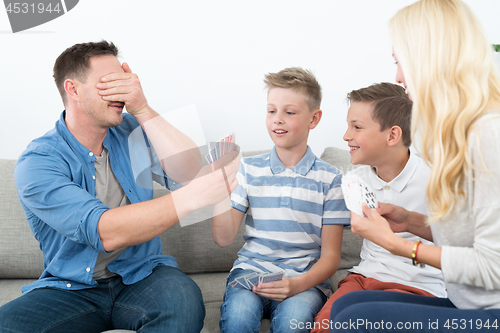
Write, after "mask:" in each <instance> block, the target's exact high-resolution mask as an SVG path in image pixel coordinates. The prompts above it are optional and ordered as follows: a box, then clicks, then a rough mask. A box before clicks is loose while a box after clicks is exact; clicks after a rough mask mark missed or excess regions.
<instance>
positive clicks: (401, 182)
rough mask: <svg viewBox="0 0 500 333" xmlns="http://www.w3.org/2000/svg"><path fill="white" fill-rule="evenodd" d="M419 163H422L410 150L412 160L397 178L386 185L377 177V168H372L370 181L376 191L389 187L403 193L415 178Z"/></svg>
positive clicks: (410, 159) (409, 160)
mask: <svg viewBox="0 0 500 333" xmlns="http://www.w3.org/2000/svg"><path fill="white" fill-rule="evenodd" d="M418 163H420V161H419V159H418V158H417V157H416V156H415V154H414V153H413V152H412V151H411V149H410V158H409V159H408V162H406V165H405V167H404V168H403V171H401V173H400V174H399V175H397V177H396V178H394V179H393V180H391V181H390V182H388V183H386V182H385V181H383V180H382V179H380V178H379V177H378V175H377V172H376V170H375V168H373V167H372V168H370V170H371V172H370V173H369V177H370V181H371V183H372V185H373V189H374V190H381V189H382V188H383V187H384V186H386V185H389V186H390V187H391V188H392V189H394V190H395V191H397V192H401V191H403V189H404V188H405V187H406V185H407V184H408V182H409V181H410V179H411V178H412V177H413V174H414V173H415V171H416V170H417V167H418Z"/></svg>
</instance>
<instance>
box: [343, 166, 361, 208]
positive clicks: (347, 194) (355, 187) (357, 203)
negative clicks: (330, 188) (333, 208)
mask: <svg viewBox="0 0 500 333" xmlns="http://www.w3.org/2000/svg"><path fill="white" fill-rule="evenodd" d="M341 188H342V193H343V194H344V201H345V204H346V206H347V209H349V210H350V211H351V212H353V213H355V214H358V215H360V216H363V210H362V209H361V202H362V194H363V193H362V188H361V187H360V186H359V183H358V182H357V181H356V178H354V177H353V176H352V175H351V174H347V175H345V176H344V177H342V184H341Z"/></svg>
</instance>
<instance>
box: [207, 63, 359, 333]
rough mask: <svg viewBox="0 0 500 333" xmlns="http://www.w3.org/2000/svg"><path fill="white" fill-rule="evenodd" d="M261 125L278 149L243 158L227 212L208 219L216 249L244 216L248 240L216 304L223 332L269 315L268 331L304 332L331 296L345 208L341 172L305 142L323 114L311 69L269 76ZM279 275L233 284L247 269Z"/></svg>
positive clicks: (246, 328) (247, 327)
mask: <svg viewBox="0 0 500 333" xmlns="http://www.w3.org/2000/svg"><path fill="white" fill-rule="evenodd" d="M264 82H265V83H266V85H267V88H268V89H269V91H268V98H267V102H268V103H267V118H266V126H267V129H268V132H269V135H270V136H271V139H272V140H273V142H274V144H275V146H274V148H273V150H272V151H271V152H270V153H266V154H263V155H259V156H253V157H247V158H244V159H243V160H242V162H241V165H240V170H239V172H238V182H239V185H238V187H237V188H236V190H235V191H234V192H233V193H232V195H231V206H232V209H231V210H230V211H228V212H226V213H222V214H219V215H217V209H218V207H216V208H215V209H216V211H215V212H214V215H217V216H215V217H214V218H213V219H212V221H213V222H212V236H213V239H214V241H215V242H216V243H217V244H219V245H220V246H227V245H229V244H231V243H233V241H234V239H235V237H236V234H237V232H238V229H239V226H240V224H241V221H242V219H243V216H244V214H245V213H247V217H246V221H245V234H244V239H245V245H244V246H243V248H242V249H241V250H240V251H239V252H238V259H237V260H236V261H235V263H234V265H233V268H232V270H231V273H230V275H229V277H228V279H227V281H228V284H227V287H226V292H225V293H224V303H223V304H222V306H221V320H220V328H221V332H222V333H225V332H238V333H240V332H258V331H259V327H260V322H261V319H262V318H270V320H271V330H272V332H285V331H290V330H291V329H293V331H294V332H308V329H307V327H309V328H310V327H311V326H312V323H313V319H314V316H315V315H316V313H317V312H318V311H319V310H320V309H321V307H322V306H323V304H324V303H325V301H326V299H327V296H328V294H329V289H330V283H329V280H328V278H329V277H330V276H331V275H332V274H334V273H335V271H336V270H337V267H338V265H339V263H340V248H341V244H342V230H343V226H344V225H346V224H349V218H350V213H349V211H348V210H347V208H346V206H345V202H344V199H343V195H342V190H341V187H340V184H341V173H340V171H339V170H337V169H336V168H334V167H332V166H331V165H329V164H328V163H326V162H324V161H322V160H320V159H318V158H317V157H316V156H315V155H314V154H313V153H312V151H311V149H310V148H309V147H308V145H307V138H308V135H309V130H311V129H313V128H315V127H316V126H317V125H318V123H319V121H320V119H321V115H322V111H321V110H320V109H319V107H320V103H321V88H320V86H319V84H318V82H317V81H316V79H315V77H314V76H313V75H312V73H311V72H309V71H306V70H303V69H301V68H287V69H284V70H282V71H280V72H278V73H269V74H268V75H266V77H265V80H264ZM280 271H282V272H284V277H283V279H282V280H280V281H274V282H267V283H261V284H259V285H257V286H254V287H253V288H252V290H247V289H244V288H239V287H233V286H232V285H231V284H232V282H233V281H235V279H236V278H238V277H241V276H243V275H246V274H248V273H250V272H260V273H266V272H280Z"/></svg>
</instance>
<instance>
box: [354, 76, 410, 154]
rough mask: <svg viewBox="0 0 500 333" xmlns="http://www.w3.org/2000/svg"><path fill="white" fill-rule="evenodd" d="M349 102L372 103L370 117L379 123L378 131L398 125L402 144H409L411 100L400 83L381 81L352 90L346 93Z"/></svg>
mask: <svg viewBox="0 0 500 333" xmlns="http://www.w3.org/2000/svg"><path fill="white" fill-rule="evenodd" d="M347 100H348V101H349V103H350V104H352V103H353V102H369V103H372V104H373V112H372V115H371V117H372V119H373V120H375V121H376V122H378V123H379V124H380V131H383V130H385V129H387V128H390V127H392V126H399V127H400V128H401V131H402V132H403V134H402V137H403V144H404V145H405V147H409V146H410V145H411V109H412V106H413V103H412V101H411V100H410V99H409V98H408V95H407V94H406V92H405V89H404V88H403V87H401V86H400V85H397V84H393V83H388V82H382V83H377V84H372V85H371V86H369V87H366V88H361V89H358V90H353V91H351V92H350V93H348V94H347Z"/></svg>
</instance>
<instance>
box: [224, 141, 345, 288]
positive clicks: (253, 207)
mask: <svg viewBox="0 0 500 333" xmlns="http://www.w3.org/2000/svg"><path fill="white" fill-rule="evenodd" d="M341 179H342V175H341V173H340V171H339V170H337V169H336V168H334V167H333V166H331V165H330V164H328V163H326V162H324V161H322V160H320V159H319V158H316V156H315V155H314V154H313V153H312V151H311V149H310V148H309V147H308V148H307V152H306V154H305V155H304V157H303V158H302V160H301V161H300V162H299V163H298V164H297V165H296V166H295V167H293V168H291V169H287V168H286V167H285V166H284V165H283V163H282V162H281V161H280V159H279V157H278V155H277V153H276V147H275V148H274V149H273V150H272V151H271V152H269V153H266V154H263V155H259V156H252V157H247V158H244V159H243V160H242V162H241V165H240V170H239V172H238V181H239V185H238V187H237V188H236V190H235V191H234V192H233V193H232V195H231V204H232V207H233V208H235V209H238V210H240V211H242V212H245V213H247V217H246V221H245V223H246V225H245V234H244V236H243V237H244V239H245V245H244V246H243V248H242V249H241V250H240V251H239V252H238V259H237V260H236V261H235V263H234V265H233V269H235V268H243V269H252V270H254V271H260V272H278V271H281V270H284V271H285V276H287V277H294V276H298V275H301V274H303V273H305V272H307V271H308V270H309V269H310V268H311V266H312V265H313V264H314V263H315V262H316V261H317V260H318V259H319V257H320V254H321V227H322V225H323V224H342V225H348V224H349V219H350V212H349V210H348V209H347V207H346V206H345V202H344V198H343V195H342V190H341V187H340V184H341ZM320 287H322V288H321V289H324V291H326V289H327V288H329V281H328V280H327V281H325V283H323V284H322V285H321V286H320Z"/></svg>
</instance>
